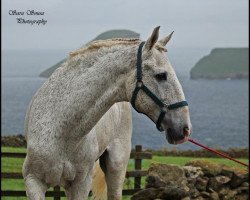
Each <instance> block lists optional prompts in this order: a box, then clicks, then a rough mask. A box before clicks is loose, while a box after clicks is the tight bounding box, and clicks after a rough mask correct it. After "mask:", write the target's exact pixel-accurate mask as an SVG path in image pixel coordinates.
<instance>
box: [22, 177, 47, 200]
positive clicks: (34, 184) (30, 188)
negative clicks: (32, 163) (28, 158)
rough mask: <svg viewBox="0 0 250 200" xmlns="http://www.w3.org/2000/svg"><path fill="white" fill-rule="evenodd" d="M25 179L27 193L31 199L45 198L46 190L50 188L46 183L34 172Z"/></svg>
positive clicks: (39, 199)
mask: <svg viewBox="0 0 250 200" xmlns="http://www.w3.org/2000/svg"><path fill="white" fill-rule="evenodd" d="M24 180H25V188H26V194H27V197H28V199H29V200H45V192H46V190H47V189H48V187H47V186H46V184H45V183H43V182H42V181H40V180H39V179H38V178H37V177H36V176H34V175H33V174H28V175H27V176H26V177H25V178H24Z"/></svg>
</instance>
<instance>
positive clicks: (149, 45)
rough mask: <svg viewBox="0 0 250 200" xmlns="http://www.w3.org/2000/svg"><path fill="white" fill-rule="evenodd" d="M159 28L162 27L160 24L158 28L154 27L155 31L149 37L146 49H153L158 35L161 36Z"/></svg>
mask: <svg viewBox="0 0 250 200" xmlns="http://www.w3.org/2000/svg"><path fill="white" fill-rule="evenodd" d="M159 29H160V26H157V27H156V28H154V30H153V33H152V34H151V36H150V37H149V38H148V40H147V41H146V43H145V49H146V50H150V49H152V47H153V46H154V45H155V43H156V42H157V40H158V37H159Z"/></svg>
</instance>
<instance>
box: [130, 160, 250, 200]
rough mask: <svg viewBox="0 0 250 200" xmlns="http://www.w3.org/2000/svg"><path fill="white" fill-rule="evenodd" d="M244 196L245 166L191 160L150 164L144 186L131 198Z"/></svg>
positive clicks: (234, 199)
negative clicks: (176, 163) (181, 162)
mask: <svg viewBox="0 0 250 200" xmlns="http://www.w3.org/2000/svg"><path fill="white" fill-rule="evenodd" d="M193 199H194V200H220V199H222V200H247V199H249V173H248V171H247V169H241V168H236V167H228V166H223V165H218V164H216V163H213V162H211V161H207V160H202V159H199V160H193V161H190V162H189V163H187V164H186V166H183V167H180V166H178V165H168V164H152V165H151V166H150V168H149V170H148V176H147V178H146V186H145V189H144V190H142V191H140V192H137V193H136V194H134V195H133V196H132V198H131V200H193Z"/></svg>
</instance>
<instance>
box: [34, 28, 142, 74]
mask: <svg viewBox="0 0 250 200" xmlns="http://www.w3.org/2000/svg"><path fill="white" fill-rule="evenodd" d="M139 37H140V34H139V33H136V32H133V31H130V30H110V31H106V32H104V33H101V34H100V35H98V36H97V37H96V38H94V39H93V40H92V41H95V40H106V39H111V38H139ZM64 61H66V58H65V59H63V60H61V61H59V62H58V63H56V64H55V65H53V66H52V67H50V68H48V69H46V70H45V71H43V72H42V73H41V74H40V75H39V76H40V77H44V78H48V77H49V76H50V75H51V74H52V73H53V72H54V71H55V70H56V69H57V68H58V67H59V66H60V65H61V64H62V63H63V62H64Z"/></svg>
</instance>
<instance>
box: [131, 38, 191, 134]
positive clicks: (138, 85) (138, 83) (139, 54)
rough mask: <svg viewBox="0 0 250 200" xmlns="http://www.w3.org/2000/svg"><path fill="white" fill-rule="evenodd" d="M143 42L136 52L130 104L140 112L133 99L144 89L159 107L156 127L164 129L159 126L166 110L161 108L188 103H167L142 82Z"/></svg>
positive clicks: (170, 107) (186, 104) (173, 107)
mask: <svg viewBox="0 0 250 200" xmlns="http://www.w3.org/2000/svg"><path fill="white" fill-rule="evenodd" d="M144 44H145V42H141V44H140V45H139V49H138V52H137V62H136V68H137V74H136V78H137V81H136V87H135V89H134V92H133V95H132V98H131V104H132V106H133V108H134V109H135V110H136V111H137V112H138V113H141V112H140V111H138V110H137V109H136V107H135V101H136V97H137V94H138V93H139V91H140V90H142V91H144V92H145V93H146V95H147V96H149V97H150V98H151V99H152V100H153V101H154V102H155V103H156V104H157V105H158V106H159V107H160V108H161V112H160V115H159V117H158V119H157V121H156V128H157V129H158V130H159V131H164V130H163V128H162V127H161V123H162V120H163V119H164V117H165V114H166V111H164V110H163V108H167V109H168V110H173V109H176V108H180V107H183V106H188V103H187V101H180V102H177V103H174V104H170V105H167V104H166V103H164V102H163V101H162V100H160V99H159V98H158V97H157V96H156V95H155V94H154V93H153V92H151V90H150V89H149V88H148V87H147V86H146V85H144V83H143V82H142V48H143V45H144Z"/></svg>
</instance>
